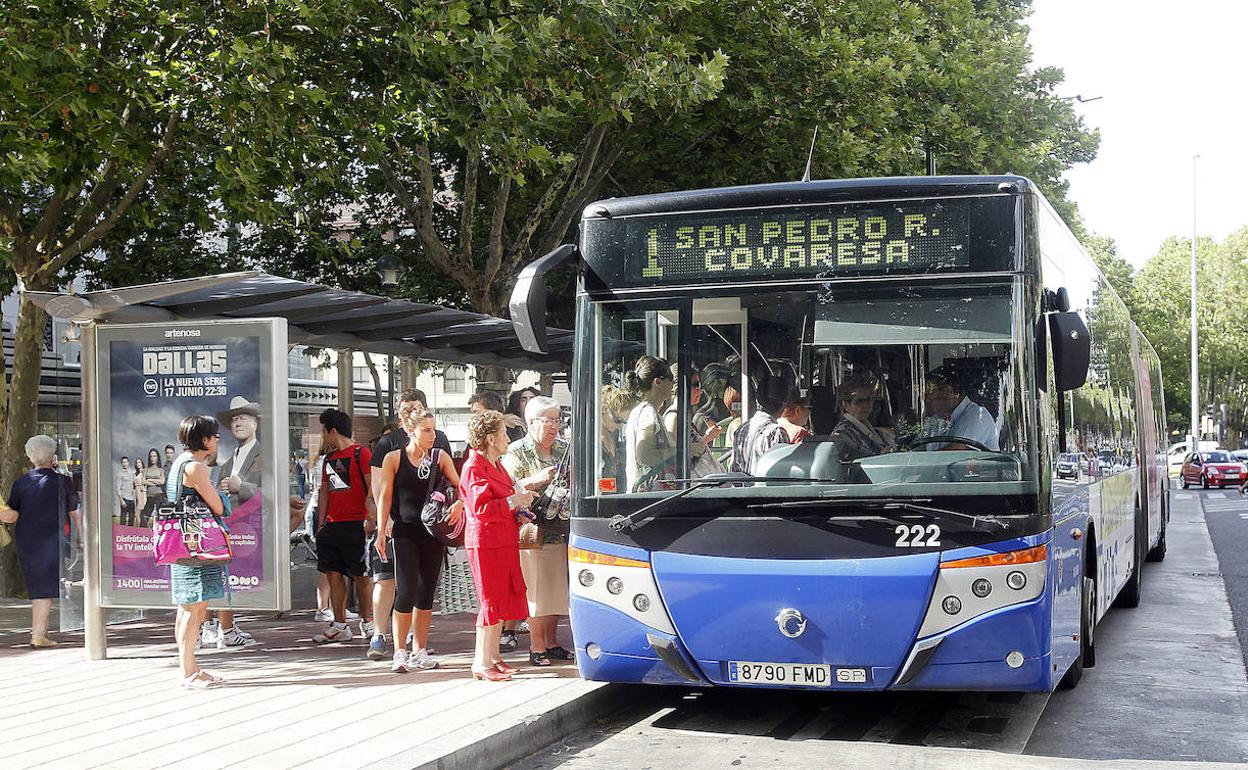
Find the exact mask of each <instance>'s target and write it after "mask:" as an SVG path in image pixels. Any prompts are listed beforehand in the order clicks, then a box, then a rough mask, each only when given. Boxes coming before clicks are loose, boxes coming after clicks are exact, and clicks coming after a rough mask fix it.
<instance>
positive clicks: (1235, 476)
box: [1226, 473, 1239, 479]
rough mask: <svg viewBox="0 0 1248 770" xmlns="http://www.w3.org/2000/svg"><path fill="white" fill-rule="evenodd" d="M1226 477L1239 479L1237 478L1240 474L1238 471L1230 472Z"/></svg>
mask: <svg viewBox="0 0 1248 770" xmlns="http://www.w3.org/2000/svg"><path fill="white" fill-rule="evenodd" d="M1226 477H1227V478H1228V479H1237V478H1239V474H1238V473H1228V474H1226Z"/></svg>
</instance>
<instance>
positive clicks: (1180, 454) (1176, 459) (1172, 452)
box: [1166, 441, 1221, 476]
mask: <svg viewBox="0 0 1248 770" xmlns="http://www.w3.org/2000/svg"><path fill="white" fill-rule="evenodd" d="M1216 449H1221V447H1219V446H1218V442H1216V441H1200V442H1197V444H1196V450H1197V451H1198V452H1212V451H1214V450H1216ZM1190 454H1191V449H1190V447H1188V445H1187V442H1186V441H1180V442H1179V443H1177V444H1171V445H1170V448H1169V449H1168V450H1166V457H1167V464H1168V465H1169V467H1170V475H1171V476H1177V475H1178V474H1179V470H1180V469H1181V468H1182V467H1183V463H1184V462H1186V461H1187V458H1188V456H1189V455H1190Z"/></svg>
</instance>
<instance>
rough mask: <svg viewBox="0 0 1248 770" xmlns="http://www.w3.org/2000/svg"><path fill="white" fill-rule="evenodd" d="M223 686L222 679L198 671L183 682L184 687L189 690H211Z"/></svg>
mask: <svg viewBox="0 0 1248 770" xmlns="http://www.w3.org/2000/svg"><path fill="white" fill-rule="evenodd" d="M220 684H221V679H219V678H218V677H214V676H213V675H212V674H209V673H208V672H206V671H196V672H195V673H194V674H191V675H190V676H188V677H187V678H185V679H183V680H182V686H183V687H185V688H186V689H188V690H211V689H212V688H214V687H217V686H218V685H220Z"/></svg>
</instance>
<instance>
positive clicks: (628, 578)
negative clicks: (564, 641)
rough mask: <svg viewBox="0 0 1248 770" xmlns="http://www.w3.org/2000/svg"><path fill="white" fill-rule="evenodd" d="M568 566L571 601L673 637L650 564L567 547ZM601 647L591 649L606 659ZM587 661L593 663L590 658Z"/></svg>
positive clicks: (673, 631) (599, 643)
mask: <svg viewBox="0 0 1248 770" xmlns="http://www.w3.org/2000/svg"><path fill="white" fill-rule="evenodd" d="M568 564H569V571H568V575H569V580H568V590H569V592H570V593H571V594H572V595H573V596H574V597H579V598H581V599H585V600H588V601H592V602H597V603H598V604H601V605H604V606H606V607H610V608H611V609H613V610H616V611H618V612H620V613H623V614H624V615H627V616H628V617H630V618H632V619H633V620H636V621H638V622H640V623H642V624H644V625H646V626H648V627H650V628H652V629H655V630H657V631H661V632H663V633H665V634H670V635H673V636H674V635H675V634H676V629H675V628H674V627H673V626H672V620H671V618H669V617H668V615H667V610H666V609H665V608H664V607H663V596H662V595H661V594H660V593H659V586H658V583H657V582H656V581H655V579H654V573H653V572H652V571H651V569H650V562H648V561H644V560H641V559H635V558H628V557H624V556H614V555H612V554H608V553H599V552H598V551H590V550H588V549H585V548H580V547H577V546H569V547H568ZM572 577H575V579H572ZM625 588H627V591H625ZM582 630H583V629H582ZM577 643H578V644H580V641H579V640H578V641H577ZM601 644H602V642H595V643H594V647H595V649H597V650H598V651H599V653H600V654H602V655H606V654H607V653H608V652H609V651H610V650H609V649H606V650H604V649H603V648H602V647H601ZM586 652H587V653H588V652H589V646H588V645H587V646H586ZM590 657H591V659H596V658H595V656H594V655H592V654H591V655H590Z"/></svg>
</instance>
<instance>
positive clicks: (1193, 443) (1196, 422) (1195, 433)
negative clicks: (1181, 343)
mask: <svg viewBox="0 0 1248 770" xmlns="http://www.w3.org/2000/svg"><path fill="white" fill-rule="evenodd" d="M1198 160H1200V156H1199V155H1193V156H1192V435H1191V438H1190V439H1188V450H1189V451H1192V452H1195V451H1197V450H1199V449H1200V366H1199V363H1198V356H1199V349H1198V348H1197V346H1196V345H1197V343H1196V162H1197V161H1198Z"/></svg>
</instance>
